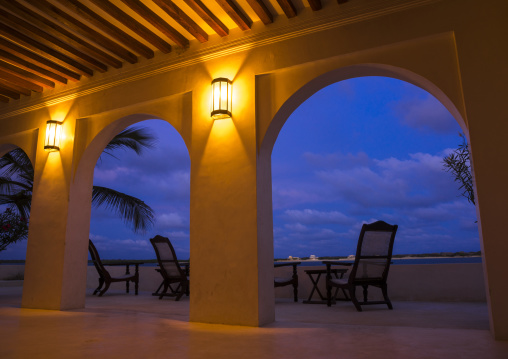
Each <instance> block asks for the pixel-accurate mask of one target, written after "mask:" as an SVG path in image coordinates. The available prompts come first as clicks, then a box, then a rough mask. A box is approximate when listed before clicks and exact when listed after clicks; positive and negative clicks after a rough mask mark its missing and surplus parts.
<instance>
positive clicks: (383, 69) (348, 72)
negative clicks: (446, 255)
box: [260, 65, 474, 210]
mask: <svg viewBox="0 0 508 359" xmlns="http://www.w3.org/2000/svg"><path fill="white" fill-rule="evenodd" d="M388 75H389V76H388ZM369 76H377V77H385V78H386V77H390V78H395V79H397V80H401V81H404V82H406V83H411V84H413V85H416V86H417V87H419V88H422V89H424V90H426V92H427V93H429V94H431V95H434V96H435V97H436V98H438V99H439V100H440V102H441V103H443V104H445V105H446V107H447V109H448V110H449V112H450V113H453V114H454V115H455V117H454V118H455V120H456V121H457V123H458V124H459V126H460V127H461V128H462V130H463V131H464V132H465V133H466V134H467V133H468V132H467V128H466V125H465V122H464V120H463V119H462V116H461V115H460V113H459V111H458V110H457V108H456V107H455V106H454V104H453V103H452V101H451V100H450V99H449V98H448V97H447V96H446V94H444V92H443V91H441V90H440V89H439V88H438V87H437V86H435V85H434V84H432V83H431V82H430V81H429V80H427V79H425V78H423V77H421V76H419V75H417V74H415V73H412V72H410V71H407V70H405V69H399V68H396V67H392V66H386V65H358V66H351V67H346V68H339V69H336V70H333V71H330V72H328V73H325V74H323V75H321V76H318V77H316V78H315V79H313V80H311V81H310V82H308V83H307V84H305V85H304V86H302V87H301V88H299V89H297V90H296V91H295V92H294V94H293V95H292V96H291V97H290V98H288V100H287V101H286V102H285V103H284V104H283V105H282V106H281V107H280V109H279V111H278V112H277V113H276V115H275V117H274V119H273V121H272V123H271V125H270V127H269V128H268V130H267V135H266V136H267V137H265V139H264V142H263V143H262V145H261V149H260V157H261V160H262V161H265V160H266V158H265V157H263V156H266V155H267V153H268V152H269V156H270V157H271V152H272V149H273V146H274V144H275V142H276V139H277V137H278V135H279V133H280V131H281V129H282V127H283V126H284V124H285V123H286V121H287V119H288V118H289V116H290V115H291V114H292V113H293V112H294V111H295V110H296V109H297V108H298V107H299V106H300V105H301V104H302V103H304V102H305V101H306V100H307V99H308V98H309V97H311V96H312V95H314V94H315V93H316V92H318V91H319V90H321V89H323V88H325V87H327V86H329V85H331V84H333V83H337V82H340V81H345V80H348V79H351V78H358V77H369ZM318 113H319V112H318ZM306 114H309V112H308V111H307V112H306ZM316 116H317V117H316V119H315V120H314V119H312V118H311V119H310V120H311V122H312V123H313V124H314V123H315V125H316V126H319V121H318V118H319V115H318V114H316ZM268 141H270V142H269V145H268ZM284 158H286V157H284ZM270 161H271V158H270ZM274 161H275V160H274ZM274 170H275V169H274ZM306 208H309V207H306ZM310 208H313V207H310ZM471 209H472V210H474V209H473V207H471Z"/></svg>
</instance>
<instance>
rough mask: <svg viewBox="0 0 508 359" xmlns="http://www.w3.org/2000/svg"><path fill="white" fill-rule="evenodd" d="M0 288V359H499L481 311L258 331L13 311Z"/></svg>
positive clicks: (302, 319) (125, 303)
mask: <svg viewBox="0 0 508 359" xmlns="http://www.w3.org/2000/svg"><path fill="white" fill-rule="evenodd" d="M20 304H21V288H20V287H17V288H16V287H14V288H0V358H2V359H10V358H66V359H70V358H179V359H185V358H225V359H227V358H239V359H243V358H247V359H250V358H263V359H270V358H296V359H298V358H305V359H309V358H348V359H356V358H369V359H373V358H376V359H378V358H407V359H411V358H415V359H416V358H447V359H453V358H457V359H458V358H461V359H467V358H474V359H480V358H481V359H483V358H488V359H497V358H499V359H501V358H502V359H506V358H508V342H496V341H494V340H493V339H492V336H491V334H490V332H489V324H488V314H487V307H486V305H485V304H483V303H421V302H395V303H394V310H393V311H390V310H387V309H386V307H384V306H372V307H367V308H366V310H365V311H364V312H362V313H358V312H356V310H355V309H354V307H353V305H352V304H351V303H347V302H340V303H339V304H337V305H335V306H333V307H331V308H328V307H326V305H316V304H315V305H310V304H302V303H293V302H290V301H286V300H282V299H278V300H276V317H277V320H276V322H274V323H272V324H270V325H267V326H265V327H262V328H250V327H238V326H226V325H211V324H199V323H189V322H188V319H189V300H188V298H185V297H184V298H183V299H182V300H181V301H180V302H174V301H172V300H171V299H169V298H164V299H163V300H158V299H157V298H155V297H152V296H151V295H150V294H149V293H140V295H138V296H137V297H136V296H134V295H132V294H125V293H122V292H121V291H114V290H110V291H109V292H108V293H106V295H105V296H104V297H101V298H97V297H93V296H91V295H88V296H87V299H86V308H85V309H82V310H73V311H65V312H59V311H47V310H33V309H21V308H20Z"/></svg>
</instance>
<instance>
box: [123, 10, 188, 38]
mask: <svg viewBox="0 0 508 359" xmlns="http://www.w3.org/2000/svg"><path fill="white" fill-rule="evenodd" d="M122 1H123V3H124V4H125V5H127V6H128V7H129V8H131V9H132V10H133V11H135V12H136V13H138V15H140V16H141V17H143V18H144V19H145V20H147V21H148V22H150V24H152V25H153V26H154V27H155V28H156V29H158V30H159V31H160V32H162V33H163V34H164V35H166V36H167V37H168V38H169V39H171V40H172V41H174V42H175V43H176V44H177V45H178V46H180V47H183V48H185V47H187V46H189V40H187V38H186V37H185V36H183V35H182V34H180V33H179V32H178V31H176V29H174V28H173V27H172V26H171V25H169V24H168V23H167V22H166V21H165V20H164V19H162V18H161V17H160V16H159V15H157V14H156V13H154V12H153V11H152V10H151V9H150V8H149V7H148V6H146V5H145V4H143V3H142V2H141V1H139V0H122Z"/></svg>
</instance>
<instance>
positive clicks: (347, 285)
mask: <svg viewBox="0 0 508 359" xmlns="http://www.w3.org/2000/svg"><path fill="white" fill-rule="evenodd" d="M397 228H398V226H397V225H390V224H388V223H386V222H383V221H377V222H374V223H371V224H364V225H363V226H362V230H361V232H360V238H359V239H358V246H357V249H356V256H355V261H354V263H353V264H352V268H351V271H350V273H349V277H347V278H344V279H339V278H332V275H331V267H332V266H333V265H344V263H340V262H337V261H323V263H324V264H326V270H327V275H326V291H327V299H328V306H330V305H331V301H332V294H331V292H332V288H334V287H335V288H340V289H344V290H346V291H348V292H349V295H350V298H351V301H352V302H353V304H354V305H355V307H356V309H357V310H358V311H359V312H361V311H362V307H361V306H362V305H371V304H386V305H387V306H388V308H389V309H393V307H392V303H391V302H390V299H389V298H388V288H387V284H386V281H387V278H388V271H389V269H390V263H391V260H392V250H393V242H394V240H395V233H397ZM346 265H347V264H346ZM349 265H351V263H350V264H349ZM369 285H370V286H374V287H378V288H381V291H382V293H383V298H384V300H383V301H370V302H369V301H368V298H367V296H368V291H367V288H368V286H369ZM357 286H361V287H362V288H363V302H359V301H358V299H357V297H356V293H355V292H356V287H357Z"/></svg>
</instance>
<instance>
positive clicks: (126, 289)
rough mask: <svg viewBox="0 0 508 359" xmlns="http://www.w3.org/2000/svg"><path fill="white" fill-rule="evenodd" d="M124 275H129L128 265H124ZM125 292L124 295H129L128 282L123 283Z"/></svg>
mask: <svg viewBox="0 0 508 359" xmlns="http://www.w3.org/2000/svg"><path fill="white" fill-rule="evenodd" d="M125 274H131V272H130V270H129V265H128V264H126V265H125ZM125 291H126V293H129V281H126V282H125Z"/></svg>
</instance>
